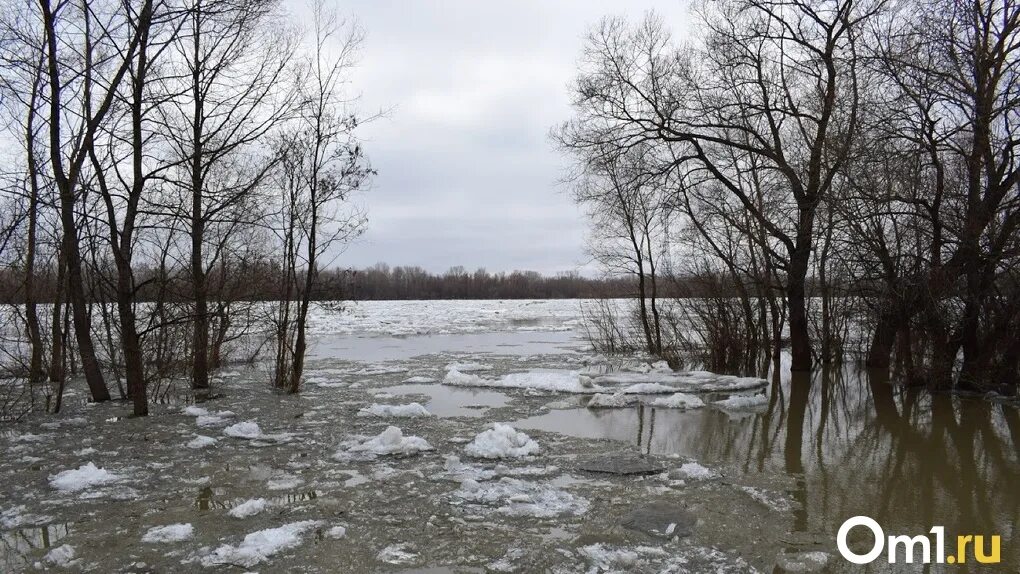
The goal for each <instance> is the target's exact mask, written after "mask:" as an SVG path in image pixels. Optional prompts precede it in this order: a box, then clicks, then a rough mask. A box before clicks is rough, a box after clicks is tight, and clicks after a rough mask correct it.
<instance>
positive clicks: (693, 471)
mask: <svg viewBox="0 0 1020 574" xmlns="http://www.w3.org/2000/svg"><path fill="white" fill-rule="evenodd" d="M669 476H670V478H674V479H682V480H712V479H714V478H719V473H717V472H715V471H714V470H711V469H709V468H706V467H704V466H702V465H700V464H698V463H697V462H686V463H684V464H682V465H681V466H680V468H676V469H674V470H672V471H670V473H669Z"/></svg>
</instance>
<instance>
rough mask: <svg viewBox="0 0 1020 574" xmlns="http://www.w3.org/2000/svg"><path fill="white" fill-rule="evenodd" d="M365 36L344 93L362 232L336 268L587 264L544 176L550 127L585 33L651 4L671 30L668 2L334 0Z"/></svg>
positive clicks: (559, 160)
mask: <svg viewBox="0 0 1020 574" xmlns="http://www.w3.org/2000/svg"><path fill="white" fill-rule="evenodd" d="M339 6H340V9H341V10H342V11H344V12H345V13H347V14H349V15H352V16H354V17H355V18H356V19H357V20H358V21H359V22H360V24H361V26H362V27H363V28H364V29H365V31H366V33H367V39H366V42H365V45H364V48H363V50H362V58H361V65H360V66H359V68H358V70H357V72H356V77H355V80H354V82H355V83H354V88H355V90H356V91H357V92H360V93H361V96H362V99H361V104H360V107H361V108H362V109H363V110H364V111H366V112H369V111H373V110H378V109H382V108H385V109H391V112H390V114H389V116H388V117H387V118H385V119H382V120H379V121H377V122H375V123H373V124H369V125H366V126H364V127H363V131H362V132H361V135H362V137H363V138H364V140H365V149H366V151H367V153H368V155H369V157H370V159H371V161H372V164H373V166H374V167H375V168H376V169H378V171H379V175H378V177H377V178H376V179H375V180H374V183H373V185H372V188H371V189H370V190H369V191H368V192H367V193H365V194H364V195H363V196H362V197H361V198H360V202H361V203H362V204H363V206H364V207H365V208H366V209H367V212H368V217H369V226H368V230H367V232H366V233H365V235H364V236H363V237H362V238H361V239H360V240H358V242H357V243H356V244H354V245H352V246H350V247H349V249H348V250H347V252H346V253H345V254H344V255H343V256H342V257H341V259H340V260H339V261H337V264H338V265H342V266H352V267H365V266H369V265H373V264H375V263H377V262H386V263H389V264H390V265H421V266H423V267H425V268H427V269H429V270H431V271H437V272H438V271H445V270H446V269H447V268H449V267H451V266H454V265H463V266H464V267H467V268H468V269H475V268H477V267H485V268H487V269H488V270H490V271H510V270H514V269H532V270H535V271H540V272H543V273H555V272H557V271H565V270H573V269H580V268H581V267H582V266H584V265H585V264H586V262H587V256H586V254H585V248H584V241H585V221H584V216H583V214H582V213H581V211H580V210H578V208H577V207H575V206H574V205H573V204H572V202H571V201H570V198H569V196H568V194H567V190H566V189H565V188H564V187H563V186H562V185H559V184H558V183H557V181H558V179H559V178H560V177H561V176H562V174H563V171H562V170H563V168H564V167H565V165H566V163H565V162H566V159H565V158H563V157H562V156H561V155H560V154H559V153H558V152H557V151H556V150H555V149H554V147H553V145H552V143H551V142H550V140H549V137H548V134H549V130H550V128H552V127H553V126H554V125H557V124H559V123H561V122H563V121H564V120H566V119H568V118H569V116H570V107H569V97H570V94H569V91H568V89H569V85H570V83H571V81H572V80H573V78H574V75H575V65H576V62H577V59H578V57H579V55H580V51H581V47H582V38H583V35H584V34H585V32H586V30H587V29H588V28H589V27H590V26H592V25H593V24H595V23H596V22H597V21H598V20H599V19H600V18H601V17H603V16H605V15H610V14H612V15H626V16H628V17H630V18H632V19H635V20H637V19H640V18H641V17H642V16H643V14H644V13H645V12H646V11H647V10H650V9H654V10H655V11H656V12H658V13H659V14H660V15H662V16H663V17H664V18H665V19H666V20H667V21H668V22H669V23H670V24H671V26H673V28H674V29H675V30H678V29H681V28H682V27H683V25H684V21H685V19H686V17H685V14H686V7H685V4H684V3H683V2H682V1H681V0H662V1H652V0H645V1H643V2H642V1H624V0H618V1H615V2H614V1H605V0H599V1H593V0H571V1H563V0H544V1H543V0H528V1H513V2H511V1H509V0H508V1H502V2H495V1H478V0H459V1H439V0H434V1H424V0H414V1H411V0H340V2H339Z"/></svg>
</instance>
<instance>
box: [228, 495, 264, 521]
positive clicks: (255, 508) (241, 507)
mask: <svg viewBox="0 0 1020 574" xmlns="http://www.w3.org/2000/svg"><path fill="white" fill-rule="evenodd" d="M270 506H272V503H270V502H269V501H268V500H266V499H265V498H253V499H251V500H246V501H244V502H242V503H241V504H238V505H237V506H235V507H233V508H231V509H230V510H229V511H227V515H228V516H231V517H233V518H248V517H249V516H255V515H256V514H259V513H260V512H263V511H265V510H266V509H267V508H269V507H270Z"/></svg>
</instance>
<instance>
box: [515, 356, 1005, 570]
mask: <svg viewBox="0 0 1020 574" xmlns="http://www.w3.org/2000/svg"><path fill="white" fill-rule="evenodd" d="M515 424H516V426H517V427H519V428H522V429H533V430H544V431H551V432H557V433H564V434H568V435H571V436H575V437H579V438H603V439H612V440H615V441H621V442H626V443H629V444H631V445H632V446H634V447H635V448H637V449H639V450H640V451H641V452H644V453H649V454H660V455H661V454H679V455H682V456H685V457H691V458H694V459H696V460H697V461H699V462H700V463H701V464H702V465H705V466H707V467H709V468H724V469H729V470H730V472H731V473H733V474H742V475H763V476H770V475H783V476H786V477H788V478H789V479H790V480H791V482H792V484H793V487H792V488H790V489H789V490H788V494H789V495H790V496H791V498H792V499H793V500H794V501H795V502H796V504H795V505H794V506H793V508H792V510H791V513H790V514H791V515H790V517H789V518H790V520H789V528H790V533H789V534H790V539H791V540H797V539H798V538H799V537H801V536H802V535H804V534H810V535H812V536H817V535H818V534H819V533H828V535H829V536H830V537H831V538H832V539H833V540H834V539H835V535H836V533H837V532H838V530H839V527H840V525H841V524H842V523H843V521H845V520H846V519H848V518H850V517H853V516H868V517H871V518H873V519H874V520H876V521H877V522H878V523H879V524H880V525H881V526H882V528H883V530H884V532H885V534H886V535H887V536H888V535H901V534H908V535H910V536H915V535H919V534H928V533H929V530H930V529H931V528H932V527H934V526H943V527H944V528H945V532H946V537H947V538H946V539H947V541H948V542H947V548H948V549H947V552H946V554H947V555H949V554H952V553H953V552H952V549H953V548H955V542H956V537H957V536H958V535H983V536H984V539H985V541H986V543H987V544H989V545H990V541H989V537H990V536H992V535H998V536H1001V558H1002V562H1001V564H998V565H995V566H992V565H975V564H973V555H972V553H973V551H971V555H970V556H968V561H969V562H971V563H970V564H955V565H953V566H952V567H949V566H941V567H940V566H937V565H930V566H928V567H923V566H920V565H916V564H915V565H914V568H916V569H917V570H916V571H925V572H928V571H941V569H942V568H945V569H946V571H951V572H972V571H973V572H1020V535H1018V533H1017V524H1018V521H1020V463H1018V452H1020V410H1018V409H1017V407H1016V405H1015V403H1008V402H998V403H997V402H990V401H988V400H985V399H982V398H961V397H954V396H950V395H931V394H928V393H927V392H925V391H923V390H919V389H903V388H897V387H895V386H893V385H891V384H890V383H889V381H888V380H886V379H883V378H882V377H881V376H880V375H874V376H869V374H868V373H867V372H864V371H861V370H858V369H855V368H852V367H844V368H843V369H842V370H839V371H834V372H825V373H817V374H815V375H814V376H803V375H801V376H797V377H796V378H791V376H790V374H789V372H787V373H785V374H783V375H782V376H781V377H779V378H778V379H775V378H774V379H773V380H772V384H771V386H770V391H769V402H768V404H767V406H765V407H763V408H760V409H757V410H756V411H752V412H744V411H741V412H727V411H724V410H717V409H697V410H690V411H677V410H673V409H654V408H649V407H647V406H637V407H633V408H626V409H566V410H553V411H550V412H548V413H544V414H540V415H536V416H531V417H527V418H524V419H522V420H519V421H517V422H516V423H515ZM865 534H866V531H864V530H862V529H860V530H854V531H852V534H851V542H852V543H853V544H852V545H851V549H854V550H855V551H858V552H859V553H862V554H863V553H865V552H866V551H867V550H868V549H870V548H871V541H872V540H873V538H871V536H870V535H865ZM932 540H933V542H934V538H932ZM899 556H900V558H899V562H903V560H904V558H903V557H902V551H901V553H900V554H899ZM918 556H919V555H918ZM887 557H888V553H887V550H886V551H884V552H883V554H882V556H881V558H880V559H879V560H878V561H876V563H875V565H874V566H870V567H864V566H854V565H849V564H846V565H845V566H843V567H842V569H840V571H843V569H845V570H846V571H848V572H855V571H874V572H883V571H885V570H884V569H893V567H892V566H889V565H888V563H885V564H882V562H883V561H884V560H887ZM834 558H835V562H843V561H842V560H841V559H839V557H838V556H834ZM844 564H845V563H844ZM832 568H833V569H836V568H839V567H838V566H837V565H834V566H833V567H832Z"/></svg>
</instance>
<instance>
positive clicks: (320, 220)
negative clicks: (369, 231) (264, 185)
mask: <svg viewBox="0 0 1020 574" xmlns="http://www.w3.org/2000/svg"><path fill="white" fill-rule="evenodd" d="M313 17H314V30H313V39H314V44H313V46H312V48H311V50H312V52H311V56H310V57H309V58H308V61H307V63H306V64H305V66H304V74H303V81H302V83H301V84H300V86H301V88H300V90H301V91H300V94H301V101H302V108H301V110H300V114H299V116H298V118H297V119H296V120H295V121H294V122H293V124H292V126H291V127H290V129H288V130H287V132H286V133H285V134H284V135H283V136H282V137H281V139H280V143H279V148H278V149H279V153H280V154H281V162H280V169H279V172H280V173H279V178H280V182H279V186H280V189H281V191H282V202H281V203H282V205H281V212H280V225H279V226H278V227H277V233H278V234H279V237H280V239H281V244H282V251H283V262H284V273H285V287H284V294H283V301H281V303H280V308H279V311H278V314H277V318H276V321H277V351H276V361H275V372H274V375H273V380H274V383H275V385H276V386H277V387H279V388H284V389H287V390H288V391H289V392H292V393H295V392H298V391H299V390H300V388H301V375H302V373H303V371H304V360H305V350H306V348H307V336H306V327H307V322H308V308H309V304H310V302H311V297H312V290H313V287H314V285H315V282H316V278H317V277H318V274H319V269H320V266H321V265H322V258H323V257H324V256H326V255H327V253H329V252H330V251H331V250H334V252H335V250H338V249H339V248H340V246H341V245H342V244H344V243H345V242H347V241H349V240H350V239H352V238H353V237H355V236H356V235H358V234H359V233H361V231H362V229H363V227H364V223H365V220H364V217H362V216H361V214H360V213H358V211H357V210H353V211H352V208H351V206H350V205H347V204H345V201H346V200H348V199H349V198H350V195H351V194H352V193H353V192H355V191H357V190H359V189H361V188H362V187H363V186H364V185H365V184H366V183H367V181H368V179H369V178H370V177H371V175H372V173H373V172H372V170H371V168H370V167H368V165H367V163H366V159H365V157H364V155H363V153H362V150H361V146H360V144H359V143H358V141H357V140H356V139H355V137H354V130H355V128H356V127H357V126H358V125H359V124H360V123H361V121H360V119H359V118H358V117H357V116H356V115H355V113H354V112H353V111H352V110H351V109H350V107H351V102H350V101H349V100H347V99H346V97H347V96H346V94H344V90H343V89H344V83H345V82H346V78H347V75H348V74H349V72H350V68H351V67H352V66H353V65H354V57H355V55H356V52H357V49H358V47H359V45H360V43H361V40H362V33H361V31H360V29H359V28H357V27H356V26H353V25H349V24H346V23H345V22H342V21H340V20H338V19H337V16H336V14H335V13H334V12H330V11H328V10H326V9H325V8H324V6H323V4H322V2H316V3H315V4H314V6H313ZM331 50H335V51H334V52H331Z"/></svg>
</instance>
